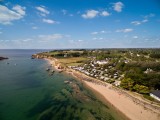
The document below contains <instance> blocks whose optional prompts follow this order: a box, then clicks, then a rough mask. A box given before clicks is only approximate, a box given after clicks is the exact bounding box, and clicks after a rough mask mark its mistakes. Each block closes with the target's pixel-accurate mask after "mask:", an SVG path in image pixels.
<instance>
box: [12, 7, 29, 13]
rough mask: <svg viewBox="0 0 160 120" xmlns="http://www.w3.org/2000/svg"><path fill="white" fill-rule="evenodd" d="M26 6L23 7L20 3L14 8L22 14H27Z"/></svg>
mask: <svg viewBox="0 0 160 120" xmlns="http://www.w3.org/2000/svg"><path fill="white" fill-rule="evenodd" d="M25 9H26V8H25V7H22V6H20V5H16V6H14V7H13V10H15V11H16V12H17V13H19V14H21V15H25Z"/></svg>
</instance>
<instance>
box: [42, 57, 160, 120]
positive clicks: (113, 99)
mask: <svg viewBox="0 0 160 120" xmlns="http://www.w3.org/2000/svg"><path fill="white" fill-rule="evenodd" d="M45 60H47V61H48V62H49V63H50V64H51V65H52V66H53V67H54V68H55V69H56V70H57V71H61V70H62V69H63V71H65V72H66V73H68V74H71V75H72V76H73V77H75V78H77V79H78V80H80V81H82V82H83V83H85V85H86V86H87V87H89V89H91V90H92V91H93V90H94V91H96V92H97V93H99V94H100V95H101V96H102V97H103V98H105V100H104V101H106V103H109V104H110V105H111V106H112V107H114V108H115V109H116V110H117V111H118V112H120V113H121V114H123V115H122V116H124V118H126V119H129V120H159V119H160V107H155V108H154V107H153V105H150V104H149V103H148V102H147V101H146V100H143V99H140V98H139V97H137V96H133V95H131V93H129V92H127V91H124V90H122V89H118V88H114V87H113V86H112V85H111V84H109V83H106V82H103V81H100V80H98V79H95V78H92V77H89V76H87V75H85V74H83V73H80V72H79V71H75V70H73V69H70V68H65V69H64V68H60V69H59V66H60V63H58V60H57V59H55V58H52V59H50V58H45ZM141 102H142V103H141Z"/></svg>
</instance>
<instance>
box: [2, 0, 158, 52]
mask: <svg viewBox="0 0 160 120" xmlns="http://www.w3.org/2000/svg"><path fill="white" fill-rule="evenodd" d="M146 47H147V48H150V47H151V48H154V47H160V1H159V0H0V49H32V48H34V49H41V48H43V49H62V48H146Z"/></svg>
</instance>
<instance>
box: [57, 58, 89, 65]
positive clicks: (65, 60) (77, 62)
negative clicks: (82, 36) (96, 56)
mask: <svg viewBox="0 0 160 120" xmlns="http://www.w3.org/2000/svg"><path fill="white" fill-rule="evenodd" d="M58 60H59V62H60V63H62V64H65V65H67V66H78V65H81V64H83V63H84V62H85V61H86V60H88V58H84V57H71V58H59V59H58Z"/></svg>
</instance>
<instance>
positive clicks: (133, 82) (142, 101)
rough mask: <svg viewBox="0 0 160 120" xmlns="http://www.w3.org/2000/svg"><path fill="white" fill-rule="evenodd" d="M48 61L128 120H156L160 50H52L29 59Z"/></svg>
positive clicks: (159, 107) (158, 114) (159, 113)
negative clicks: (82, 83) (155, 96)
mask: <svg viewBox="0 0 160 120" xmlns="http://www.w3.org/2000/svg"><path fill="white" fill-rule="evenodd" d="M32 58H39V59H47V60H48V61H49V62H50V64H51V65H52V66H53V67H55V68H56V69H57V70H59V71H66V72H67V73H68V74H71V75H73V76H74V77H76V78H77V79H79V80H81V81H82V82H84V83H85V84H86V85H88V86H89V87H90V88H91V89H93V90H95V91H97V92H98V93H100V94H101V95H103V96H104V98H105V100H106V101H107V102H109V103H110V104H111V105H112V106H113V107H115V108H116V109H117V110H119V111H120V112H121V113H122V114H124V115H125V116H126V117H127V118H128V119H131V120H159V119H160V101H158V100H157V99H155V98H153V97H152V96H150V93H151V92H152V91H155V90H159V89H160V79H159V78H160V69H159V68H160V49H91V50H85V49H79V50H54V51H49V52H44V53H39V54H35V55H32Z"/></svg>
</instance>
